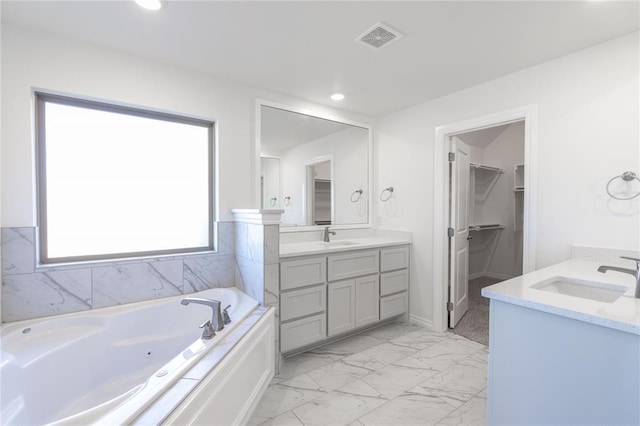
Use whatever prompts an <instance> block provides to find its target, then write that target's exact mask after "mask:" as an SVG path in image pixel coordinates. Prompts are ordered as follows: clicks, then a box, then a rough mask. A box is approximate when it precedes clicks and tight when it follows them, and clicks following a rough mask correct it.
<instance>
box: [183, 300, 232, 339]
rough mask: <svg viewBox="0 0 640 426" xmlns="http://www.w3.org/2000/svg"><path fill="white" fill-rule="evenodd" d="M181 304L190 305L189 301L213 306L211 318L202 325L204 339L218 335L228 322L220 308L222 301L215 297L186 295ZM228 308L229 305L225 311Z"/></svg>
mask: <svg viewBox="0 0 640 426" xmlns="http://www.w3.org/2000/svg"><path fill="white" fill-rule="evenodd" d="M180 303H181V304H183V305H188V304H189V303H197V304H199V305H206V306H209V307H210V308H211V310H212V311H213V314H212V316H211V320H209V321H207V322H205V323H204V324H202V325H201V326H200V328H202V329H203V330H202V338H203V339H211V338H212V337H213V336H215V335H216V331H220V330H222V329H223V328H224V325H225V324H228V322H225V321H224V320H223V318H222V312H221V310H220V304H221V303H222V302H220V301H219V300H215V299H204V298H200V297H185V298H184V299H182V300H181V301H180ZM227 309H229V306H227V307H226V308H225V310H224V311H225V313H226V311H227ZM227 318H228V314H227ZM229 322H231V320H229Z"/></svg>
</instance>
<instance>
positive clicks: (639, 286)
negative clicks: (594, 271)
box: [598, 256, 640, 299]
mask: <svg viewBox="0 0 640 426" xmlns="http://www.w3.org/2000/svg"><path fill="white" fill-rule="evenodd" d="M620 258H621V259H627V260H633V261H635V262H636V269H635V271H634V270H633V269H627V268H618V267H617V266H606V265H602V266H600V267H599V268H598V272H602V273H605V272H607V271H616V272H622V273H623V274H629V275H633V276H634V277H636V291H635V295H636V298H638V299H640V259H637V258H635V257H626V256H620Z"/></svg>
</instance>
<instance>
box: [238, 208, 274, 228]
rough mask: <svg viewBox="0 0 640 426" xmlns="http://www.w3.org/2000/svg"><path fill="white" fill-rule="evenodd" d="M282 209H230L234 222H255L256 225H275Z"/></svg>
mask: <svg viewBox="0 0 640 426" xmlns="http://www.w3.org/2000/svg"><path fill="white" fill-rule="evenodd" d="M282 213H284V210H262V209H232V210H231V214H232V215H233V220H234V222H243V223H255V224H257V225H276V224H279V223H280V216H281V215H282Z"/></svg>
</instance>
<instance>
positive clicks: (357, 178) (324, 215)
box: [260, 105, 369, 227]
mask: <svg viewBox="0 0 640 426" xmlns="http://www.w3.org/2000/svg"><path fill="white" fill-rule="evenodd" d="M260 141H261V149H260V153H261V154H260V165H261V170H260V175H261V186H260V187H261V200H262V208H265V209H274V208H278V209H284V214H283V215H282V225H283V226H285V227H286V226H314V225H324V226H326V225H352V224H367V223H368V219H369V211H368V196H367V195H368V188H369V181H368V177H369V130H368V129H366V128H363V127H358V126H354V125H350V124H346V123H340V122H337V121H332V120H326V119H322V118H318V117H314V116H310V115H306V114H301V113H297V112H293V111H287V110H283V109H279V108H274V107H270V106H266V105H262V106H261V129H260Z"/></svg>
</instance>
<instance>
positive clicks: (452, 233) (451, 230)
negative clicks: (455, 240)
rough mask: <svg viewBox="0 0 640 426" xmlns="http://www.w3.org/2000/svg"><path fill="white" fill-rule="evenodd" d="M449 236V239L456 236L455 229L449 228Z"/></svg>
mask: <svg viewBox="0 0 640 426" xmlns="http://www.w3.org/2000/svg"><path fill="white" fill-rule="evenodd" d="M447 235H448V236H449V238H451V237H453V236H454V235H455V234H454V230H453V228H447Z"/></svg>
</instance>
